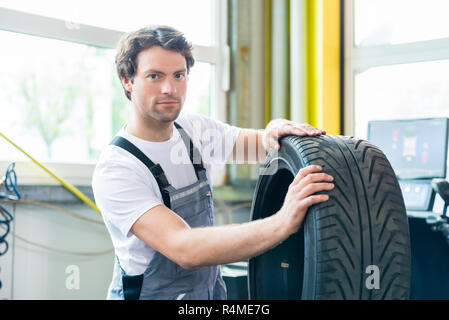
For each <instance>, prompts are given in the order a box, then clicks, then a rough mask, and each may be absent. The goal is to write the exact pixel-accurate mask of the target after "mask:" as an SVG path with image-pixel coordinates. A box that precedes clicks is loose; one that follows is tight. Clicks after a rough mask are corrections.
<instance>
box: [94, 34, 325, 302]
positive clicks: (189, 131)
mask: <svg viewBox="0 0 449 320" xmlns="http://www.w3.org/2000/svg"><path fill="white" fill-rule="evenodd" d="M193 64H194V59H193V57H192V53H191V45H190V44H189V43H188V42H187V41H186V40H185V38H184V36H183V35H182V33H180V32H178V31H176V30H174V29H172V28H169V27H151V28H143V29H140V30H138V31H136V32H132V33H129V34H127V35H125V36H124V37H123V38H122V39H121V40H120V42H119V44H118V48H117V56H116V66H117V72H118V75H119V77H120V80H121V82H122V85H123V88H124V90H125V94H126V96H127V97H128V99H130V101H131V103H132V108H133V110H132V116H131V118H130V119H129V121H128V122H127V124H126V125H125V126H124V127H123V129H122V130H121V131H120V132H119V133H118V134H117V136H116V137H115V139H114V140H113V142H112V143H111V145H110V146H108V148H107V149H106V150H104V151H103V153H102V155H101V157H100V159H99V162H98V164H97V167H96V169H95V173H94V176H93V181H92V186H93V190H94V195H95V199H96V202H97V205H98V206H99V208H100V210H101V212H102V214H103V218H104V221H105V224H106V227H107V229H108V231H109V233H110V235H111V239H112V242H113V244H114V248H115V253H116V260H115V267H114V275H113V279H112V283H111V286H110V288H109V292H108V298H109V299H225V298H226V287H225V285H224V282H223V280H222V278H221V275H220V268H219V265H220V264H226V263H231V262H236V261H241V260H244V259H248V258H250V257H253V256H256V255H258V254H261V253H262V252H264V251H266V250H268V249H270V248H272V247H274V246H276V245H277V244H279V243H280V242H282V241H283V240H285V239H286V238H288V237H289V235H291V234H293V233H295V232H296V231H297V230H298V229H299V227H300V225H301V223H302V221H303V219H304V216H305V214H306V211H307V209H308V207H309V206H311V205H313V204H315V203H319V202H323V201H326V200H327V199H328V196H327V195H325V194H320V195H314V194H315V193H316V192H318V191H323V190H330V189H332V187H333V184H332V183H331V181H332V179H333V178H332V177H331V176H328V175H326V174H324V173H321V172H320V171H321V168H318V167H315V166H310V167H307V168H304V169H302V170H301V171H300V172H299V173H298V175H297V176H296V177H295V179H294V181H293V182H292V184H291V186H290V188H289V191H288V193H287V195H286V197H285V202H284V204H283V206H282V208H281V210H280V211H279V212H277V213H276V214H274V215H272V216H270V217H268V218H265V219H261V220H257V221H252V222H248V223H244V224H238V225H225V226H214V216H213V202H212V192H211V187H210V169H211V167H212V166H215V167H220V166H223V165H224V163H225V162H226V161H227V160H229V161H242V160H244V161H252V160H258V161H262V160H263V159H264V157H265V156H266V154H267V152H268V150H269V149H270V148H275V149H276V148H279V143H278V138H279V137H281V136H283V135H287V134H295V135H320V134H324V133H325V132H324V131H322V130H318V129H316V128H313V127H311V126H310V125H307V124H296V123H294V122H292V121H287V120H275V121H272V122H270V124H269V125H268V126H267V128H266V129H265V130H259V131H258V130H250V129H240V128H237V127H234V126H230V125H228V124H224V123H222V122H220V121H215V120H212V119H210V118H208V117H204V116H199V115H187V114H184V113H181V109H182V106H183V103H184V99H185V96H186V89H187V79H188V74H189V70H190V68H191V67H192V66H193ZM251 141H253V142H254V143H256V144H257V145H256V146H255V148H252V149H254V150H256V152H249V151H248V150H250V149H251V148H250V147H251V146H249V142H251ZM239 150H243V151H242V152H239Z"/></svg>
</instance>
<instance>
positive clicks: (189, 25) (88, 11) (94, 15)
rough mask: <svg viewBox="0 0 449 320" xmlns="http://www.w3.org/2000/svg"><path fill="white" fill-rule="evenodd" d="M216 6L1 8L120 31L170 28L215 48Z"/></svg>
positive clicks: (10, 1) (5, 0)
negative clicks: (214, 20)
mask: <svg viewBox="0 0 449 320" xmlns="http://www.w3.org/2000/svg"><path fill="white" fill-rule="evenodd" d="M212 5H213V1H211V0H195V1H185V0H164V1H161V0H145V1H142V0H127V1H108V0H95V1H92V0H77V1H60V0H39V1H30V0H0V6H1V7H5V8H9V9H14V10H19V11H24V12H28V13H33V14H38V15H42V16H46V17H52V18H57V19H61V20H67V21H70V22H76V23H82V24H88V25H93V26H97V27H103V28H107V29H112V30H118V31H131V30H135V29H139V28H141V27H143V26H146V25H149V24H163V25H170V26H172V27H174V28H177V29H179V30H180V31H182V32H183V33H184V34H185V35H186V37H187V38H188V39H189V41H192V42H193V43H195V44H199V45H204V46H210V45H212V44H213V37H212V34H213V28H212V21H213V19H212V10H213V8H212Z"/></svg>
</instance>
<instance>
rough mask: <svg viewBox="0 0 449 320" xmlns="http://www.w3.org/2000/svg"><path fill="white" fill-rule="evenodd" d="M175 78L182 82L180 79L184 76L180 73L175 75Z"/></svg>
mask: <svg viewBox="0 0 449 320" xmlns="http://www.w3.org/2000/svg"><path fill="white" fill-rule="evenodd" d="M175 78H176V79H180V80H182V79H184V78H185V76H184V74H182V73H177V74H176V75H175Z"/></svg>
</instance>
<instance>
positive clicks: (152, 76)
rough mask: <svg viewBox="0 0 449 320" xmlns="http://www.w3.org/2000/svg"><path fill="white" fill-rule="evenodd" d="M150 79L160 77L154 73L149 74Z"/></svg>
mask: <svg viewBox="0 0 449 320" xmlns="http://www.w3.org/2000/svg"><path fill="white" fill-rule="evenodd" d="M149 77H150V79H153V80H156V79H158V78H159V75H157V74H156V73H152V74H150V75H149Z"/></svg>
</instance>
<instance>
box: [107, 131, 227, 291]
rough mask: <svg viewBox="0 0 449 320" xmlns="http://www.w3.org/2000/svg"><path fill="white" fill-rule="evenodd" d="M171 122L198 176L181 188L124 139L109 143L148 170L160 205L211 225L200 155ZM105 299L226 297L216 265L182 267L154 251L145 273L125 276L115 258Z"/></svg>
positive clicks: (196, 222) (208, 191)
mask: <svg viewBox="0 0 449 320" xmlns="http://www.w3.org/2000/svg"><path fill="white" fill-rule="evenodd" d="M174 124H175V126H176V128H178V131H179V132H180V134H181V137H182V139H183V140H184V144H185V145H186V148H187V150H188V151H189V156H190V160H191V162H192V164H193V167H194V169H195V173H196V176H197V178H198V181H197V182H195V183H193V184H191V185H188V186H186V187H184V188H180V189H175V188H174V187H173V186H171V185H170V184H169V183H168V181H167V178H166V176H165V174H164V171H163V170H162V168H161V167H160V165H159V164H156V165H155V164H154V163H153V162H152V161H151V160H150V159H149V158H148V157H147V156H145V155H144V154H143V152H141V151H140V150H139V149H138V148H137V147H136V146H135V145H133V144H132V143H131V142H129V141H128V140H126V139H125V138H123V137H120V136H117V137H115V138H114V139H113V141H112V142H111V144H113V145H116V146H119V147H121V148H123V149H125V150H127V151H128V152H130V153H132V154H133V155H134V156H135V157H137V158H138V159H139V160H141V161H142V162H143V163H144V164H145V165H146V166H147V167H148V168H149V169H150V171H151V173H152V174H153V176H154V177H155V179H156V181H157V183H158V185H159V189H160V191H161V194H162V198H163V200H164V204H165V205H166V206H167V207H168V208H170V209H171V210H173V211H174V212H175V213H176V214H178V215H179V216H180V217H181V218H182V219H184V220H185V221H186V222H187V223H188V224H189V226H190V227H192V228H194V227H200V226H213V225H214V224H215V222H214V212H213V201H212V190H211V188H210V185H209V183H208V181H207V176H206V170H205V169H204V167H203V164H202V161H201V156H200V154H199V152H198V150H197V149H196V148H195V147H194V146H193V143H192V141H191V140H190V138H189V136H188V135H187V134H186V133H185V131H184V130H183V129H182V128H181V126H179V125H178V124H177V123H176V122H175V123H174ZM194 158H195V159H196V161H194ZM198 160H199V161H198ZM108 299H125V300H133V299H134V300H136V299H163V300H173V299H178V300H179V299H188V300H206V299H226V285H225V283H224V281H223V279H222V277H221V273H220V266H207V267H199V268H194V269H190V270H185V269H183V268H182V267H180V266H179V265H178V264H176V263H175V262H173V261H171V260H169V259H167V258H166V257H165V256H163V255H162V254H161V253H159V252H157V251H156V252H155V254H154V256H153V258H152V259H151V261H150V263H149V265H148V267H147V268H146V270H145V272H144V273H143V274H140V275H133V276H131V275H127V274H126V273H125V272H124V271H123V269H122V268H121V266H120V262H119V260H118V258H117V257H116V258H115V263H114V272H113V277H112V283H111V286H110V290H109V293H108Z"/></svg>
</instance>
